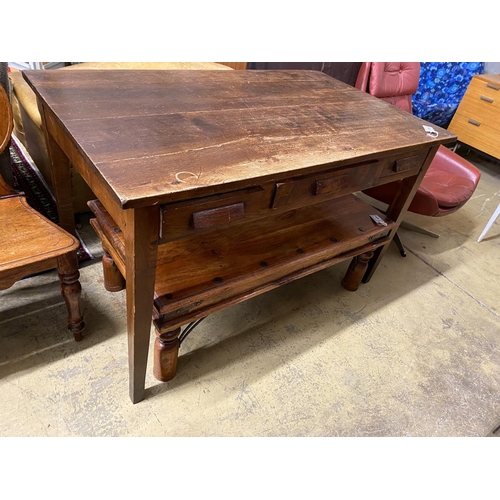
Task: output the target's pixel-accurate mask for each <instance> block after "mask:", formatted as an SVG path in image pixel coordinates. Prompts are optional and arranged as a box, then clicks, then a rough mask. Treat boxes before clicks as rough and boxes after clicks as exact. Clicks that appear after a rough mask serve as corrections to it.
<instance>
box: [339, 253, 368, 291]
mask: <svg viewBox="0 0 500 500" xmlns="http://www.w3.org/2000/svg"><path fill="white" fill-rule="evenodd" d="M372 257H373V252H366V253H363V254H361V255H357V256H356V257H354V258H353V259H352V261H351V264H350V265H349V268H348V269H347V272H346V273H345V276H344V279H343V280H342V286H343V287H344V288H345V289H346V290H349V291H350V292H355V291H356V290H357V289H358V288H359V285H360V283H361V280H362V279H363V276H364V274H365V272H366V268H367V267H368V262H369V261H370V259H371V258H372Z"/></svg>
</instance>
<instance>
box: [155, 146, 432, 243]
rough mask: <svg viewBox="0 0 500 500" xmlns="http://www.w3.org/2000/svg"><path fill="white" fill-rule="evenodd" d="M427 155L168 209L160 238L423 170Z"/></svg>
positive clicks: (214, 226) (237, 220)
mask: <svg viewBox="0 0 500 500" xmlns="http://www.w3.org/2000/svg"><path fill="white" fill-rule="evenodd" d="M427 154H428V150H423V151H419V152H415V153H411V152H410V153H407V154H405V155H403V156H389V157H387V158H383V159H381V160H369V161H365V162H361V163H356V164H353V165H349V166H346V167H344V168H340V169H329V170H328V169H326V170H325V171H323V172H318V173H315V174H310V175H305V176H298V177H294V178H291V179H284V180H283V181H279V182H275V181H268V182H265V183H263V184H262V185H261V186H254V187H250V188H247V189H241V190H238V191H233V192H229V193H224V194H219V195H213V196H206V197H203V198H199V199H195V200H186V201H182V202H177V203H172V204H167V205H164V206H163V209H162V223H161V232H160V239H161V241H162V242H163V243H164V242H167V241H172V240H175V239H178V238H183V237H186V236H192V235H195V234H198V233H200V232H206V231H210V230H214V229H217V228H219V227H222V226H226V225H228V224H232V223H241V222H249V221H251V220H255V219H258V218H260V217H266V216H269V215H270V214H269V211H270V210H271V211H273V212H276V211H286V210H291V209H295V208H301V207H304V206H307V205H313V204H315V203H320V202H323V201H326V200H330V199H333V198H338V197H340V196H345V195H347V194H350V193H352V192H353V191H358V190H362V189H367V188H369V187H373V186H375V185H377V184H383V183H385V182H390V181H392V180H396V179H402V178H403V177H408V176H410V175H415V174H417V173H418V172H419V171H420V168H421V167H422V164H423V162H424V161H425V158H426V157H427Z"/></svg>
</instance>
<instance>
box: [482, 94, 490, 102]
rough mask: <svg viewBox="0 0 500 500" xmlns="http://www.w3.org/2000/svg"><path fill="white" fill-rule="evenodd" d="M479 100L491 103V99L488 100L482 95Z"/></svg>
mask: <svg viewBox="0 0 500 500" xmlns="http://www.w3.org/2000/svg"><path fill="white" fill-rule="evenodd" d="M481 99H482V100H483V101H486V102H493V99H490V98H489V97H486V96H484V95H482V96H481Z"/></svg>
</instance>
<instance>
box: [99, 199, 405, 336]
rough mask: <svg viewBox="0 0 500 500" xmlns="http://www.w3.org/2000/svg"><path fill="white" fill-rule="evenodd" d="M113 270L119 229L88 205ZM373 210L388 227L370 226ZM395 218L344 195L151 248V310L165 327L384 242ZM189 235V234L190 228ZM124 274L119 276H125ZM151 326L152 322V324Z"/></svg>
mask: <svg viewBox="0 0 500 500" xmlns="http://www.w3.org/2000/svg"><path fill="white" fill-rule="evenodd" d="M91 208H92V210H93V211H94V214H95V215H96V218H97V221H98V227H96V225H95V223H94V227H96V230H97V232H98V233H100V234H99V235H100V237H101V239H103V246H104V247H105V248H106V247H108V249H110V250H111V251H110V253H111V254H112V256H113V258H114V259H115V261H116V263H117V266H118V268H119V269H120V270H121V271H122V273H124V271H125V265H124V262H125V249H124V248H125V247H124V244H123V234H122V233H121V232H120V231H117V229H116V224H114V221H113V220H112V219H111V217H110V216H109V214H108V213H107V212H106V211H105V209H104V207H102V205H101V204H100V203H99V202H95V203H94V204H93V206H92V207H91ZM370 215H378V216H379V217H380V218H381V219H382V220H384V221H385V222H386V224H387V226H379V225H377V224H376V223H375V222H374V221H373V220H372V219H371V217H370ZM394 226H395V223H394V222H393V221H391V220H389V219H388V218H387V217H386V216H385V215H384V214H382V213H381V212H379V211H378V210H376V209H374V208H373V207H371V206H369V205H367V204H366V203H364V202H363V201H361V200H360V199H359V198H357V197H355V196H353V195H349V196H344V197H342V198H337V199H334V200H329V201H325V202H322V203H317V204H315V205H311V206H307V207H303V208H300V209H296V210H290V211H288V212H284V213H280V214H277V215H275V214H274V212H273V211H272V210H269V216H268V217H265V218H262V219H259V220H256V221H252V222H250V223H245V222H240V221H238V223H233V224H229V225H226V226H224V227H220V228H217V229H214V230H212V231H210V232H209V233H203V234H193V235H191V236H188V237H185V238H183V239H180V240H176V241H171V242H168V243H164V244H162V245H160V246H159V247H158V263H157V269H156V285H155V304H154V310H155V312H154V314H155V317H156V320H157V322H158V325H161V329H162V330H163V329H171V328H175V327H177V326H180V325H183V324H186V323H188V322H190V321H192V320H193V319H197V318H200V317H203V316H205V315H207V314H210V313H212V312H215V311H216V310H219V309H222V308H224V307H227V306H228V305H232V304H235V303H238V302H241V301H243V300H247V299H248V298H250V297H252V296H255V295H257V294H260V293H263V292H265V291H268V290H271V289H273V288H275V287H277V286H280V285H282V284H284V283H287V282H289V281H292V280H294V279H297V278H300V277H302V276H305V275H307V274H310V273H313V272H316V271H318V270H320V269H323V268H326V267H328V266H331V265H333V264H335V263H338V262H341V261H343V260H346V259H349V258H352V257H353V256H356V255H360V254H362V253H365V252H369V251H373V250H374V249H375V248H377V247H379V246H381V245H383V244H385V243H386V242H387V241H388V239H389V232H390V230H391V229H393V228H394ZM193 233H195V232H194V231H193ZM125 278H126V276H125ZM158 325H157V326H158Z"/></svg>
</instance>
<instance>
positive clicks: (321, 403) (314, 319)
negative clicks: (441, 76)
mask: <svg viewBox="0 0 500 500" xmlns="http://www.w3.org/2000/svg"><path fill="white" fill-rule="evenodd" d="M468 158H469V159H470V160H471V161H473V162H474V163H475V164H476V165H478V166H479V168H480V169H481V171H482V179H481V181H480V184H479V187H478V189H477V191H476V193H475V195H474V197H473V198H472V199H471V200H470V201H469V202H468V203H467V205H465V206H464V207H463V208H462V209H460V210H459V211H458V212H456V213H454V214H452V215H449V216H447V217H443V218H424V217H419V216H415V215H411V214H410V215H409V217H408V220H410V221H412V222H415V223H417V224H419V225H421V226H424V227H426V228H427V229H430V230H433V231H436V232H438V233H439V234H440V238H438V239H433V238H430V237H428V236H424V235H421V234H418V233H415V232H411V231H407V230H404V229H402V230H401V236H402V239H403V241H404V243H405V244H406V246H407V250H408V256H407V257H406V258H402V257H401V256H400V255H399V253H398V251H397V249H396V247H395V245H393V246H391V248H390V251H389V252H388V254H387V255H386V258H385V259H384V261H383V263H382V265H381V266H380V267H379V269H378V270H377V273H376V274H375V276H374V277H373V279H372V280H371V282H370V283H368V284H366V285H362V286H361V287H360V288H359V290H358V291H357V292H354V293H350V292H347V291H345V290H344V289H343V288H342V287H341V285H340V281H341V278H342V276H343V274H344V272H345V270H346V268H347V265H348V263H343V264H340V265H337V266H335V267H332V268H330V269H328V270H325V271H321V272H318V273H316V274H314V275H312V276H309V277H306V278H303V279H301V280H299V281H296V282H294V283H290V284H288V285H286V286H284V287H282V288H280V289H278V290H274V291H272V292H269V293H267V294H265V295H262V296H260V297H257V298H255V299H252V300H250V301H248V302H246V303H243V304H240V305H237V306H234V307H232V308H229V309H227V310H225V311H221V312H219V313H217V314H214V315H213V316H211V317H209V318H208V319H206V320H205V321H204V322H203V323H202V324H201V325H200V326H199V327H198V328H197V329H196V330H195V331H194V332H193V333H192V334H191V335H190V337H188V339H187V340H186V342H185V343H184V344H183V347H182V350H181V355H180V359H179V370H178V375H177V377H176V378H175V379H174V380H173V381H171V382H168V383H160V382H158V381H156V379H154V377H153V375H152V368H151V363H150V365H149V366H148V376H147V379H146V387H147V393H146V399H145V400H144V401H142V402H141V403H139V404H136V405H133V404H132V403H131V402H130V400H129V396H128V369H127V347H126V321H125V295H124V292H119V293H115V294H112V293H109V292H106V291H105V290H104V288H103V286H102V282H103V280H102V275H101V265H100V262H99V257H100V255H101V250H100V247H99V245H98V244H96V241H95V237H94V235H93V233H92V229H91V228H90V227H89V226H88V224H87V223H85V221H84V223H83V227H82V231H81V233H82V235H83V237H84V239H85V240H86V241H87V243H88V244H89V247H90V249H91V251H92V252H93V253H94V255H95V257H96V259H95V260H93V261H91V262H88V263H86V264H85V265H83V266H82V268H81V283H82V286H83V304H84V315H85V321H86V330H85V337H84V339H83V341H82V342H80V343H75V342H74V341H73V339H72V336H71V335H70V334H68V333H67V331H66V329H65V322H66V310H65V306H64V304H63V302H62V299H61V296H60V289H59V283H58V280H57V276H56V274H55V272H49V273H46V274H43V275H40V276H37V277H33V278H29V279H25V280H23V281H21V282H18V283H17V284H16V285H15V286H13V287H12V288H10V289H8V290H5V291H3V292H0V393H1V400H2V404H1V406H0V435H1V436H158V437H160V436H328V437H329V436H476V437H479V436H486V435H487V434H488V433H489V432H490V431H491V429H492V428H493V426H494V425H495V424H496V423H497V422H498V421H499V419H500V349H499V347H500V299H499V295H500V294H499V288H500V287H499V274H500V220H498V221H497V222H496V223H495V224H494V225H493V227H492V228H491V229H490V231H489V233H488V235H487V236H486V238H485V239H484V240H483V241H482V242H481V243H478V242H477V238H478V236H479V234H480V233H481V231H482V229H483V228H484V226H485V225H486V223H487V221H488V220H489V218H490V216H491V214H492V213H493V211H494V210H495V208H496V207H497V205H498V204H499V203H500V163H493V162H490V161H487V160H484V159H482V158H481V157H480V156H478V155H476V154H474V153H471V154H470V155H469V156H468ZM151 347H152V345H151ZM151 354H152V350H151V351H150V358H149V359H150V360H151V359H152V356H151Z"/></svg>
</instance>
